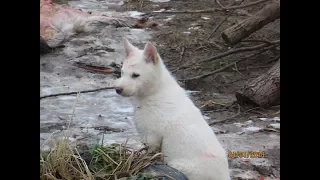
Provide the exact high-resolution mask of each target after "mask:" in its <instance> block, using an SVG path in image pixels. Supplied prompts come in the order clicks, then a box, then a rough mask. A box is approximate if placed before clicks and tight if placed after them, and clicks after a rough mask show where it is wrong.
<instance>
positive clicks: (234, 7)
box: [226, 0, 269, 10]
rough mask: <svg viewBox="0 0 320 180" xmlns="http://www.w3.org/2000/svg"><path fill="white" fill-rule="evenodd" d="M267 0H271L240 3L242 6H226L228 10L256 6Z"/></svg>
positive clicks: (265, 0)
mask: <svg viewBox="0 0 320 180" xmlns="http://www.w3.org/2000/svg"><path fill="white" fill-rule="evenodd" d="M267 1H269V0H259V1H255V2H252V3H249V4H244V5H240V6H230V7H226V10H232V9H242V8H247V7H250V6H254V5H257V4H260V3H264V2H267Z"/></svg>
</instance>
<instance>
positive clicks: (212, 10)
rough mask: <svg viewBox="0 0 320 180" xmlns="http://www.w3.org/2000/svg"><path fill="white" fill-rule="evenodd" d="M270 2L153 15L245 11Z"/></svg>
mask: <svg viewBox="0 0 320 180" xmlns="http://www.w3.org/2000/svg"><path fill="white" fill-rule="evenodd" d="M267 1H269V0H259V1H256V2H253V3H249V4H244V5H240V6H230V7H225V8H213V9H206V10H195V11H194V10H185V11H153V13H168V14H185V13H213V12H217V11H228V10H234V9H243V8H247V7H250V6H254V5H257V4H260V3H264V2H267Z"/></svg>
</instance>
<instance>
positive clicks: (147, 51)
mask: <svg viewBox="0 0 320 180" xmlns="http://www.w3.org/2000/svg"><path fill="white" fill-rule="evenodd" d="M143 53H144V57H145V60H146V62H147V63H150V62H152V63H153V64H158V62H159V56H158V51H157V48H156V47H154V46H153V45H152V44H151V43H149V42H148V43H147V44H146V46H145V47H144V50H143Z"/></svg>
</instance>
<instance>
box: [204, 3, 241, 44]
mask: <svg viewBox="0 0 320 180" xmlns="http://www.w3.org/2000/svg"><path fill="white" fill-rule="evenodd" d="M243 1H244V0H242V1H241V2H240V3H239V5H240V4H242V3H243ZM216 2H217V4H219V5H220V7H221V8H225V7H224V6H222V4H221V3H220V2H219V1H218V0H216ZM235 3H236V1H235V2H234V4H235ZM235 10H236V9H233V10H232V11H231V12H230V13H229V14H228V16H226V17H225V18H224V19H223V20H222V21H221V22H220V23H219V24H218V25H217V26H216V27H215V28H214V30H213V31H212V33H211V34H210V36H209V37H208V39H210V38H211V36H212V35H213V34H214V33H215V32H216V31H217V30H218V29H219V27H220V26H221V25H222V24H223V23H224V22H225V21H226V20H227V19H228V18H229V17H230V16H231V15H232V14H233V12H234V11H235Z"/></svg>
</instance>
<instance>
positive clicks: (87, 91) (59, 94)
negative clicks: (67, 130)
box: [40, 87, 114, 100]
mask: <svg viewBox="0 0 320 180" xmlns="http://www.w3.org/2000/svg"><path fill="white" fill-rule="evenodd" d="M107 89H114V87H104V88H98V89H92V90H84V91H76V92H66V93H57V94H50V95H45V96H40V100H41V99H44V98H48V97H55V96H66V95H72V94H77V93H82V94H83V93H90V92H97V91H102V90H107Z"/></svg>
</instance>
